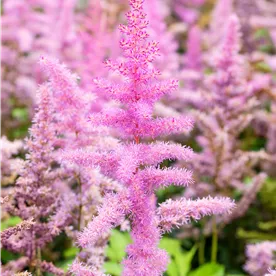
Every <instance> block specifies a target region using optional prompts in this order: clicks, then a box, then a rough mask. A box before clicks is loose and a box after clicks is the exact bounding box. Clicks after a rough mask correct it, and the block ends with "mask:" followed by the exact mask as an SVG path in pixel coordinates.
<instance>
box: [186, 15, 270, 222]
mask: <svg viewBox="0 0 276 276" xmlns="http://www.w3.org/2000/svg"><path fill="white" fill-rule="evenodd" d="M239 50H240V31H239V21H238V18H237V17H236V16H235V15H232V16H231V17H230V19H229V22H228V27H227V29H226V33H225V37H224V40H223V41H222V44H221V45H220V48H219V51H218V52H217V53H216V55H215V57H214V59H213V60H214V61H213V67H214V68H215V70H216V72H215V73H213V74H211V75H210V76H209V77H208V78H207V79H206V82H205V90H203V91H200V93H201V96H202V97H203V99H204V101H203V102H204V105H201V107H200V108H201V111H199V112H198V111H195V113H194V114H195V118H196V121H197V125H198V127H199V129H200V131H201V133H202V134H201V135H200V136H198V137H197V141H198V143H199V144H200V146H201V147H202V149H203V150H202V152H200V153H198V154H196V156H195V159H194V161H193V162H192V164H191V165H192V168H193V170H194V171H195V173H196V176H197V178H198V180H199V181H198V182H199V187H202V188H203V189H200V188H199V189H196V188H193V186H192V187H191V188H188V189H187V190H186V195H187V196H188V195H189V194H190V195H201V196H206V194H207V195H208V194H213V193H215V194H226V191H228V192H229V189H230V190H231V189H232V190H240V191H241V193H243V194H244V195H243V198H242V199H241V201H240V202H239V203H238V205H237V206H238V208H236V209H235V211H234V212H233V213H232V214H231V215H230V216H228V217H227V216H225V219H224V222H230V221H231V220H233V219H234V218H238V217H240V216H243V215H244V213H245V212H246V210H247V208H248V207H249V205H250V204H251V202H252V201H253V200H254V199H255V196H256V194H257V192H258V190H259V189H260V188H261V186H262V184H263V182H264V180H265V177H266V175H265V174H264V173H260V174H259V175H257V176H254V177H253V179H252V183H251V185H250V186H249V187H245V185H244V183H243V181H244V177H245V176H247V175H248V174H249V173H251V172H253V168H254V166H255V165H256V164H257V162H258V161H259V160H262V159H264V158H266V154H265V153H264V152H245V151H242V150H240V149H239V144H238V138H239V135H240V133H241V132H242V131H243V130H244V129H245V128H246V127H247V126H248V125H249V123H250V122H251V121H252V119H253V118H254V117H253V115H254V112H255V109H256V107H257V105H258V104H259V102H258V100H257V99H256V97H255V96H254V93H255V88H254V85H252V84H251V83H248V82H247V80H246V71H245V68H243V66H242V63H243V62H244V59H243V56H241V55H240V54H239ZM201 101H202V99H201ZM202 176H208V178H209V179H210V182H202V181H201V177H202ZM195 187H197V186H195Z"/></svg>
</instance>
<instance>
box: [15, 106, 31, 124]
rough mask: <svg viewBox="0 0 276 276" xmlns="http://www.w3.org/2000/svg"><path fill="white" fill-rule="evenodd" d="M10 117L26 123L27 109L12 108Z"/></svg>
mask: <svg viewBox="0 0 276 276" xmlns="http://www.w3.org/2000/svg"><path fill="white" fill-rule="evenodd" d="M12 117H13V118H16V119H18V120H21V121H26V120H27V119H28V109H27V108H14V109H13V110H12Z"/></svg>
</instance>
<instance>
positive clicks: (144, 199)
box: [63, 0, 234, 275]
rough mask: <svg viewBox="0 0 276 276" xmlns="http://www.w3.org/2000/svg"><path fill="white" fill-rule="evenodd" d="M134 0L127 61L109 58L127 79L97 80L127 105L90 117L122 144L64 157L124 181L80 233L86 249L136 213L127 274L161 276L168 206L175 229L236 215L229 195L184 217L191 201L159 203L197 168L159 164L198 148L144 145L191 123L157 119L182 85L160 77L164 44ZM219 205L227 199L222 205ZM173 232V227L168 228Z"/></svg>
mask: <svg viewBox="0 0 276 276" xmlns="http://www.w3.org/2000/svg"><path fill="white" fill-rule="evenodd" d="M129 3H130V6H131V10H130V11H129V12H128V13H127V14H126V16H127V19H128V25H127V26H125V25H121V26H120V31H121V32H122V34H123V35H124V37H123V39H122V40H121V41H120V45H121V48H122V50H123V53H124V58H125V60H124V61H123V62H113V61H110V60H107V61H106V63H105V64H106V66H107V68H109V69H110V70H112V71H115V72H116V73H119V74H120V76H121V79H122V81H121V82H117V83H114V82H111V81H108V80H103V79H97V80H96V85H97V86H98V88H99V89H101V90H103V91H105V92H106V93H107V94H108V96H109V98H111V99H114V100H116V101H117V102H119V103H120V104H121V106H119V107H114V108H112V109H111V108H109V109H104V110H103V111H102V112H100V113H97V114H92V115H91V116H90V122H91V123H92V125H94V126H95V125H99V126H102V125H103V126H107V127H112V128H115V129H117V130H118V132H117V135H118V136H119V137H121V139H122V144H121V145H119V146H118V147H117V148H115V149H111V150H109V151H106V150H100V151H96V152H90V151H89V152H87V151H77V152H71V153H64V155H63V157H64V158H66V159H68V160H70V161H73V162H75V163H77V164H79V165H84V166H88V167H94V166H98V167H99V168H100V169H101V171H102V172H103V173H104V174H106V175H107V176H109V177H112V178H114V179H116V180H117V181H119V182H121V183H122V184H123V186H124V188H123V189H122V190H121V191H119V192H118V193H116V194H113V193H112V194H109V195H106V196H105V199H104V202H103V205H102V206H101V207H100V209H99V211H98V216H96V217H95V218H94V219H93V220H92V221H91V222H90V223H89V224H88V226H87V228H86V229H85V230H84V231H83V232H82V234H80V236H79V244H80V246H82V247H87V246H90V245H94V244H95V242H96V241H97V240H98V239H99V238H100V237H101V236H102V235H103V233H108V232H109V231H110V229H111V228H113V227H116V226H117V225H119V224H120V223H121V222H122V221H123V220H124V218H125V217H126V216H129V218H130V221H131V237H132V240H133V243H132V244H130V245H129V246H128V247H127V254H128V257H127V259H125V260H124V261H123V264H124V271H123V275H149V274H150V275H161V274H162V273H163V272H164V271H165V270H166V267H167V264H168V256H167V254H166V252H165V251H164V250H161V249H159V248H158V243H159V240H160V237H161V233H162V225H163V224H164V223H165V225H167V224H168V223H169V222H168V221H167V219H168V218H167V216H165V215H164V214H163V213H167V212H169V211H168V210H169V209H171V211H172V213H174V212H176V213H175V216H174V217H171V218H170V219H169V221H171V222H170V223H171V226H179V225H181V224H183V223H186V222H187V220H188V217H191V218H196V219H198V218H199V217H200V216H203V215H210V214H217V213H224V212H225V211H227V212H229V211H230V210H231V209H232V208H233V207H234V203H233V202H231V201H229V200H228V199H220V200H218V199H213V200H212V199H205V200H203V201H199V202H196V203H194V204H193V205H190V206H191V207H190V212H188V213H185V214H184V217H183V218H181V216H180V214H179V212H177V209H178V208H185V206H189V202H187V201H184V200H183V201H178V202H175V204H172V202H171V201H169V202H167V203H164V204H166V205H164V206H160V209H157V208H156V206H155V205H156V199H155V195H154V191H155V190H156V189H158V188H160V187H164V186H168V185H170V184H172V183H174V184H176V185H182V186H186V185H187V184H189V183H191V181H192V180H191V172H189V171H187V170H181V169H171V168H168V169H165V170H164V169H161V168H160V167H159V166H158V164H160V163H161V162H162V161H163V160H165V159H175V158H179V157H180V158H181V159H189V158H190V157H191V156H192V151H191V150H190V149H188V148H186V147H182V146H181V145H176V144H163V147H160V143H159V142H156V143H154V142H153V143H151V144H148V143H145V144H144V143H142V139H143V138H152V139H153V138H155V137H157V136H160V135H168V134H171V133H181V132H183V131H184V130H185V131H189V130H190V129H191V127H192V122H191V120H190V119H187V118H185V117H179V118H153V114H152V112H153V107H154V103H155V102H156V101H157V100H158V99H160V98H161V97H162V96H163V95H164V94H167V93H169V92H171V91H172V90H175V89H176V88H177V82H176V81H175V80H171V81H160V80H159V81H158V80H157V78H158V76H159V75H160V72H159V71H158V70H157V69H155V68H154V66H153V65H152V62H153V61H154V59H155V57H156V56H157V55H158V52H159V48H158V43H157V42H155V41H149V40H148V33H147V31H146V28H147V26H148V21H147V20H146V14H145V13H144V11H143V1H142V0H130V1H129ZM123 139H128V140H129V141H127V140H123ZM159 149H160V151H159ZM218 202H221V203H223V202H224V204H216V203H218ZM197 207H198V209H197ZM187 208H189V207H187ZM165 209H166V211H165ZM159 214H160V215H159ZM163 230H165V228H164V229H163ZM166 230H170V228H169V227H168V226H167V228H166ZM79 265H80V264H78V266H77V267H79ZM74 272H75V271H74Z"/></svg>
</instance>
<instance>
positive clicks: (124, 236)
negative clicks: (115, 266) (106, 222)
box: [107, 230, 131, 262]
mask: <svg viewBox="0 0 276 276" xmlns="http://www.w3.org/2000/svg"><path fill="white" fill-rule="evenodd" d="M130 242H131V239H130V237H129V234H128V233H121V232H120V231H118V230H113V231H112V235H111V237H110V240H109V246H108V248H107V257H108V258H109V259H110V260H111V261H114V262H121V261H122V259H123V258H124V257H125V256H126V252H125V249H126V246H127V245H128V244H129V243H130Z"/></svg>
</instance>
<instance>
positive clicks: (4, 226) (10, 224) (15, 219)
mask: <svg viewBox="0 0 276 276" xmlns="http://www.w3.org/2000/svg"><path fill="white" fill-rule="evenodd" d="M21 221H22V220H21V218H20V217H9V218H8V219H6V220H4V221H2V222H1V231H4V230H6V229H7V228H9V227H14V226H16V225H17V224H18V223H20V222H21Z"/></svg>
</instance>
